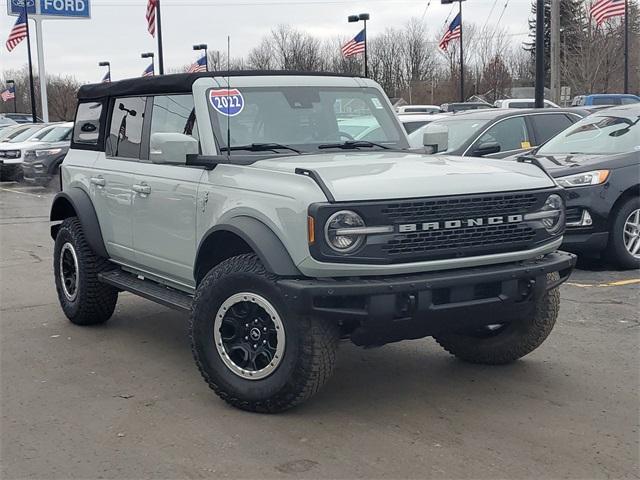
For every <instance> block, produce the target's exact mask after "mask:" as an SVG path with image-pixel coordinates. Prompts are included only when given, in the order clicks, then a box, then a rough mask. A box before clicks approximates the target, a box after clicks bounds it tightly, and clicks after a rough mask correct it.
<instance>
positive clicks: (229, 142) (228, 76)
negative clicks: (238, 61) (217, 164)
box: [227, 35, 231, 159]
mask: <svg viewBox="0 0 640 480" xmlns="http://www.w3.org/2000/svg"><path fill="white" fill-rule="evenodd" d="M230 61H231V37H230V36H229V35H227V159H230V158H231V99H230V97H229V90H230V89H231V78H230V73H229V70H230V68H229V62H230Z"/></svg>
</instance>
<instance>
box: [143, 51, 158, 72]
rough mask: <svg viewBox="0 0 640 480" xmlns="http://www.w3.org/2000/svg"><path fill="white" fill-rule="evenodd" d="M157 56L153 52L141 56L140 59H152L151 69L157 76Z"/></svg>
mask: <svg viewBox="0 0 640 480" xmlns="http://www.w3.org/2000/svg"><path fill="white" fill-rule="evenodd" d="M154 57H155V54H154V53H153V52H145V53H141V54H140V58H150V59H151V65H152V66H151V68H152V69H153V74H154V75H155V74H156V63H155V59H154Z"/></svg>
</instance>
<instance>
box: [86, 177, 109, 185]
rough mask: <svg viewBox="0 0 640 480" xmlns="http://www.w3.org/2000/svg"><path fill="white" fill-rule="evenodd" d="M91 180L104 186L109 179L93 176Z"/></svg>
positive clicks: (94, 183)
mask: <svg viewBox="0 0 640 480" xmlns="http://www.w3.org/2000/svg"><path fill="white" fill-rule="evenodd" d="M90 182H91V183H92V184H93V185H96V186H98V187H104V186H105V185H106V183H107V181H106V180H105V179H104V178H102V177H91V179H90Z"/></svg>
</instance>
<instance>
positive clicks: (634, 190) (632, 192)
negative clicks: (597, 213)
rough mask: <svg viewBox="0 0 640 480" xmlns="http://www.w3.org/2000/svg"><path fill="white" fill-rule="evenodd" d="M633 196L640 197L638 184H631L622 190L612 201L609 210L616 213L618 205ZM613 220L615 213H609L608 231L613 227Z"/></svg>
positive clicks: (639, 185)
mask: <svg viewBox="0 0 640 480" xmlns="http://www.w3.org/2000/svg"><path fill="white" fill-rule="evenodd" d="M633 197H640V184H636V185H631V186H630V187H628V188H627V189H626V190H624V191H623V192H622V193H621V194H620V195H619V196H618V198H617V199H616V201H615V202H614V203H613V206H612V207H611V212H615V213H617V212H618V210H619V209H620V206H621V205H622V204H624V202H626V201H627V200H629V199H630V198H633ZM615 220H616V215H609V231H611V229H612V228H613V223H614V222H615Z"/></svg>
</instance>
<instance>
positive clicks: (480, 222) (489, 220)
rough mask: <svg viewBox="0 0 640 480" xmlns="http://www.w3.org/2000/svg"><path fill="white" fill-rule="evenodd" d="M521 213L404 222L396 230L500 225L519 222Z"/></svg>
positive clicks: (412, 230)
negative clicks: (438, 220)
mask: <svg viewBox="0 0 640 480" xmlns="http://www.w3.org/2000/svg"><path fill="white" fill-rule="evenodd" d="M522 220H523V216H522V215H500V216H495V217H478V218H466V219H464V220H444V221H441V222H425V223H404V224H401V225H398V232H400V233H408V232H427V231H430V230H452V229H456V228H465V227H481V226H484V225H502V224H505V223H520V222H522Z"/></svg>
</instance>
